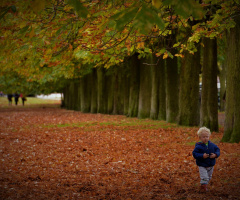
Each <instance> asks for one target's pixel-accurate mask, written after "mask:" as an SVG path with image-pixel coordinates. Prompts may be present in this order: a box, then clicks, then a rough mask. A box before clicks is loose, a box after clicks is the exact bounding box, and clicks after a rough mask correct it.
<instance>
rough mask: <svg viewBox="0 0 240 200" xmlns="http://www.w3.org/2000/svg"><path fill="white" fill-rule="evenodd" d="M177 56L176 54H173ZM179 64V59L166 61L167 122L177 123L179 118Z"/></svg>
mask: <svg viewBox="0 0 240 200" xmlns="http://www.w3.org/2000/svg"><path fill="white" fill-rule="evenodd" d="M173 54H175V53H173ZM178 93H179V88H178V62H177V57H174V58H173V59H172V58H167V59H166V120H167V122H170V123H172V122H176V121H177V116H178Z"/></svg>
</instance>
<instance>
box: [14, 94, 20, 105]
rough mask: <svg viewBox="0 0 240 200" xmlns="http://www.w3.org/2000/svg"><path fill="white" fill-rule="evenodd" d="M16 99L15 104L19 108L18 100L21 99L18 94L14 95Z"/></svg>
mask: <svg viewBox="0 0 240 200" xmlns="http://www.w3.org/2000/svg"><path fill="white" fill-rule="evenodd" d="M14 99H15V104H16V106H17V105H18V99H19V94H18V93H15V94H14Z"/></svg>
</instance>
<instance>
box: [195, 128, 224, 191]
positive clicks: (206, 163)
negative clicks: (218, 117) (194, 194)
mask: <svg viewBox="0 0 240 200" xmlns="http://www.w3.org/2000/svg"><path fill="white" fill-rule="evenodd" d="M197 134H198V137H199V139H200V140H201V141H200V142H198V143H196V145H195V149H194V150H193V157H194V158H195V159H196V163H197V166H198V168H199V173H200V179H201V181H200V183H201V190H202V191H204V192H206V191H208V189H207V184H208V183H209V181H210V180H211V178H212V173H213V166H214V165H215V163H216V159H215V158H218V157H219V156H220V149H219V148H218V146H217V145H215V144H213V143H212V142H211V141H210V140H209V137H210V135H211V132H210V130H209V129H208V128H206V127H202V128H200V129H199V130H198V132H197Z"/></svg>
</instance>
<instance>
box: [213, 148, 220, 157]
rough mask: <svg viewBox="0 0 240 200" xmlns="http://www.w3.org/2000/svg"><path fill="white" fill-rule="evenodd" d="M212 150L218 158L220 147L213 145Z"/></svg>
mask: <svg viewBox="0 0 240 200" xmlns="http://www.w3.org/2000/svg"><path fill="white" fill-rule="evenodd" d="M214 151H215V152H214V153H215V154H216V155H217V157H216V158H218V157H219V156H220V149H219V148H218V146H217V145H215V146H214Z"/></svg>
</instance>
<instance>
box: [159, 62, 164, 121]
mask: <svg viewBox="0 0 240 200" xmlns="http://www.w3.org/2000/svg"><path fill="white" fill-rule="evenodd" d="M165 67H166V66H165V60H162V59H161V60H159V62H158V70H159V103H158V104H159V105H158V107H159V112H158V119H159V120H166V72H165Z"/></svg>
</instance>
